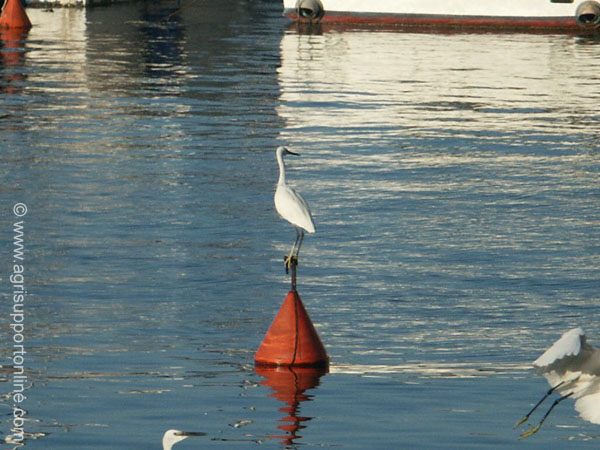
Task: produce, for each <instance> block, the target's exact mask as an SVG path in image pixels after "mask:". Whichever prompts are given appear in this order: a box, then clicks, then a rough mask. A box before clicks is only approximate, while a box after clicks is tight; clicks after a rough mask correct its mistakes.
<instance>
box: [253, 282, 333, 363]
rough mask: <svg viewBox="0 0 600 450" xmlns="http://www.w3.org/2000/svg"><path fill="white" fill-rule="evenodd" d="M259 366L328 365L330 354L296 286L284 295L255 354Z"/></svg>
mask: <svg viewBox="0 0 600 450" xmlns="http://www.w3.org/2000/svg"><path fill="white" fill-rule="evenodd" d="M254 362H255V363H256V365H259V366H260V365H263V366H296V367H299V366H303V367H327V366H328V365H329V356H327V352H326V351H325V347H323V343H322V342H321V339H320V338H319V335H318V334H317V330H315V327H314V325H313V323H312V321H311V320H310V317H308V313H307V312H306V309H305V308H304V305H303V304H302V300H300V296H299V295H298V292H297V291H296V290H295V289H292V290H291V291H290V292H289V293H288V295H287V297H286V298H285V300H284V302H283V304H282V305H281V308H280V309H279V312H278V313H277V315H276V316H275V319H273V323H272V324H271V326H270V327H269V330H268V331H267V334H266V335H265V338H264V339H263V341H262V344H260V347H259V348H258V350H257V351H256V354H255V355H254Z"/></svg>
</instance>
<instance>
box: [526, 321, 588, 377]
mask: <svg viewBox="0 0 600 450" xmlns="http://www.w3.org/2000/svg"><path fill="white" fill-rule="evenodd" d="M584 342H585V334H584V332H583V330H582V329H581V328H573V329H572V330H569V331H567V332H566V333H565V334H563V335H562V336H561V337H560V339H559V340H557V341H556V342H555V343H554V344H553V345H552V347H550V348H549V349H548V350H546V351H545V352H544V353H543V354H542V356H540V357H539V358H538V359H536V360H535V361H534V362H533V365H534V366H535V367H536V368H540V369H544V370H560V365H561V364H560V361H561V360H562V359H563V358H566V357H568V356H577V355H578V354H579V351H580V350H581V346H582V345H583V343H584Z"/></svg>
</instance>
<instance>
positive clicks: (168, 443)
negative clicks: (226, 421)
mask: <svg viewBox="0 0 600 450" xmlns="http://www.w3.org/2000/svg"><path fill="white" fill-rule="evenodd" d="M190 436H206V433H196V432H193V431H180V430H167V431H165V434H164V435H163V438H162V445H163V450H171V448H172V447H173V445H175V444H177V443H178V442H179V441H183V440H184V439H186V438H188V437H190Z"/></svg>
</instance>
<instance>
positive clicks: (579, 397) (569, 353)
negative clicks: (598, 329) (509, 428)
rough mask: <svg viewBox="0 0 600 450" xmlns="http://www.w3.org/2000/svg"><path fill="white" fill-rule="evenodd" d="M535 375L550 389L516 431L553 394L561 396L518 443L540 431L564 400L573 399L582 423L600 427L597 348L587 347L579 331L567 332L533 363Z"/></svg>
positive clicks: (599, 349)
mask: <svg viewBox="0 0 600 450" xmlns="http://www.w3.org/2000/svg"><path fill="white" fill-rule="evenodd" d="M533 366H534V367H535V369H536V372H537V373H538V375H543V376H544V377H545V378H546V380H548V384H550V386H551V389H550V390H549V391H548V392H547V393H546V395H544V397H542V399H541V400H540V401H539V402H538V403H537V404H536V405H535V406H534V407H533V408H532V409H531V411H529V412H528V413H527V414H526V415H525V417H523V418H522V419H521V420H520V421H519V422H517V424H516V425H515V428H516V427H518V426H519V425H521V424H522V423H523V422H525V421H526V420H527V419H529V416H530V415H531V414H532V413H533V412H534V411H535V410H536V409H537V407H538V406H540V405H541V404H542V402H543V401H544V400H546V398H548V397H549V396H550V395H551V394H552V393H553V392H555V391H556V392H558V393H559V394H560V395H561V396H560V397H559V398H558V399H556V400H555V401H554V403H553V404H552V406H551V407H550V409H548V411H547V412H546V414H545V415H544V416H543V417H542V420H541V421H540V423H539V424H538V425H537V426H535V427H531V428H530V429H529V430H528V431H526V432H524V433H523V434H522V435H521V439H523V438H526V437H528V436H531V435H532V434H534V433H537V431H538V430H539V429H540V427H541V426H542V424H543V423H544V421H545V420H546V418H547V417H548V415H550V412H552V410H553V409H554V407H555V406H556V405H558V404H559V403H560V402H562V401H563V400H565V399H566V398H573V399H575V410H576V411H577V412H579V415H580V417H581V418H582V419H584V420H587V421H589V422H592V423H597V424H600V348H598V347H594V346H592V345H590V344H588V343H586V338H585V334H584V333H583V330H582V329H581V328H574V329H572V330H570V331H567V332H566V333H565V334H563V335H562V337H561V338H560V339H559V340H557V341H556V342H555V343H554V344H553V345H552V347H550V348H549V349H548V350H546V351H545V352H544V354H542V356H540V357H539V358H538V359H536V360H535V361H534V362H533Z"/></svg>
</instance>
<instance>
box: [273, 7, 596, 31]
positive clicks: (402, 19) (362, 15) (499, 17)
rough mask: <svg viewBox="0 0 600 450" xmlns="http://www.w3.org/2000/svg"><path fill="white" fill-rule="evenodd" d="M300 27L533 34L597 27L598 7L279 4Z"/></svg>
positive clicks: (285, 13) (286, 14)
mask: <svg viewBox="0 0 600 450" xmlns="http://www.w3.org/2000/svg"><path fill="white" fill-rule="evenodd" d="M283 7H284V15H285V16H287V17H289V18H291V19H293V20H296V21H300V22H313V23H314V22H323V23H341V24H343V23H351V24H384V25H403V26H440V27H471V28H479V27H486V28H489V27H492V28H494V27H508V28H521V29H535V30H554V29H573V28H578V27H586V28H596V27H598V26H600V3H598V2H596V1H577V0H502V1H498V0H283Z"/></svg>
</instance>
